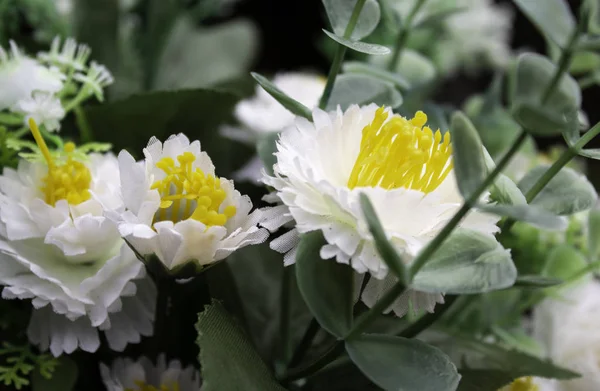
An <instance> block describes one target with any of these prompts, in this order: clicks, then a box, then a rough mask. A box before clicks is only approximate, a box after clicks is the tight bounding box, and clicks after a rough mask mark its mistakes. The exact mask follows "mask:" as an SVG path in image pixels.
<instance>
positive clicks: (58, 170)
mask: <svg viewBox="0 0 600 391" xmlns="http://www.w3.org/2000/svg"><path fill="white" fill-rule="evenodd" d="M29 127H30V129H31V133H32V134H33V138H34V139H35V142H36V144H37V145H38V147H39V148H40V151H41V152H42V155H43V156H44V159H46V162H47V164H48V174H47V175H46V176H45V177H44V178H42V182H43V183H44V184H43V185H42V187H41V190H42V192H43V193H44V197H45V201H46V203H48V204H49V205H52V206H55V205H56V202H57V201H59V200H67V202H68V203H69V204H70V205H78V204H81V203H82V202H84V201H87V200H89V199H90V198H91V194H90V184H91V183H92V174H91V173H90V170H89V169H88V168H87V167H86V166H85V164H83V163H82V162H79V161H76V160H74V159H73V157H72V153H73V151H74V150H75V144H73V143H71V142H68V143H66V144H65V147H64V151H65V153H66V155H67V160H66V161H65V162H64V163H62V164H56V162H55V161H54V159H53V158H52V155H51V154H50V150H49V149H48V146H47V145H46V142H45V141H44V138H43V137H42V135H41V133H40V130H39V129H38V127H37V124H36V123H35V121H34V120H33V119H30V120H29Z"/></svg>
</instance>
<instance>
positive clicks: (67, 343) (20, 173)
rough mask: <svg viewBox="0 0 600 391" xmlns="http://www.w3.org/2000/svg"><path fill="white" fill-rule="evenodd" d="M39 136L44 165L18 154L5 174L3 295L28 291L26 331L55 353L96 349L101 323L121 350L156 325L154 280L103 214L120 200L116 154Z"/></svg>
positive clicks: (0, 246) (1, 195)
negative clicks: (54, 146)
mask: <svg viewBox="0 0 600 391" xmlns="http://www.w3.org/2000/svg"><path fill="white" fill-rule="evenodd" d="M33 132H34V134H35V135H36V141H38V140H39V139H41V136H40V135H39V131H38V130H37V127H34V131H33ZM38 143H39V141H38ZM38 145H39V146H40V149H41V151H42V154H43V155H44V157H45V158H46V160H47V162H48V164H46V163H43V162H37V161H36V162H29V161H25V160H22V161H21V162H20V163H19V166H18V168H17V169H16V170H13V169H10V168H5V169H4V173H3V175H2V176H0V264H1V265H2V266H1V267H0V283H1V284H2V285H4V286H5V287H4V289H3V291H2V297H4V298H6V299H32V305H33V306H34V308H35V310H34V313H33V316H32V318H31V322H30V326H29V330H28V334H29V337H30V339H31V341H32V342H34V343H37V344H40V345H41V347H42V348H48V347H50V350H51V352H52V353H53V354H54V355H59V354H61V353H63V352H65V353H71V352H72V351H73V350H75V349H76V348H78V347H79V348H81V349H84V350H87V351H92V352H93V351H95V350H96V349H97V348H98V345H99V337H98V330H104V331H105V334H106V336H107V339H108V342H109V345H110V346H111V347H113V348H114V349H118V350H122V349H123V348H124V347H125V345H126V344H127V343H128V342H139V340H140V334H142V335H150V334H151V332H152V327H151V326H152V325H151V321H152V319H153V301H152V298H153V296H154V295H155V293H154V291H155V288H154V286H153V285H152V283H151V282H147V283H145V282H143V280H141V279H143V278H144V277H145V276H144V273H145V270H144V268H143V265H142V263H141V262H139V261H138V260H137V258H136V257H135V255H134V254H133V252H132V251H131V250H130V249H129V248H128V247H127V246H126V245H125V244H124V242H123V240H122V239H121V238H120V235H119V232H118V230H117V228H116V225H115V224H114V223H113V222H112V221H110V220H108V219H107V218H106V217H104V216H103V213H104V211H105V209H108V210H110V209H114V208H119V207H121V205H122V201H121V195H120V193H119V176H118V163H117V159H116V158H115V156H114V155H111V154H106V155H100V154H91V155H89V159H88V160H87V161H79V160H76V159H74V158H73V152H74V145H73V144H72V143H68V144H66V146H65V151H64V152H63V153H62V154H61V155H60V156H57V155H56V154H51V153H50V151H48V149H47V147H46V146H45V144H44V143H39V144H38ZM140 284H141V285H140ZM148 284H150V285H148ZM140 286H141V287H142V288H143V289H142V288H140ZM138 289H140V290H141V291H142V292H138V294H137V295H136V292H137V291H138ZM125 309H127V310H128V311H130V312H125ZM40 319H43V321H40ZM111 325H112V326H114V327H115V328H113V327H111ZM116 327H118V329H117V328H116Z"/></svg>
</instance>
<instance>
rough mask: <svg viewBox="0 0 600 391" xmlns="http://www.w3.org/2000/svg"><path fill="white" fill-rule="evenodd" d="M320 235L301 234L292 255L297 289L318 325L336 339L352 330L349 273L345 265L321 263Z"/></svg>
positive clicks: (351, 283)
mask: <svg viewBox="0 0 600 391" xmlns="http://www.w3.org/2000/svg"><path fill="white" fill-rule="evenodd" d="M325 244H326V242H325V239H324V238H323V234H322V233H321V231H316V232H310V233H307V234H304V235H303V236H302V238H301V240H300V244H298V253H297V255H296V279H297V281H298V288H299V289H300V293H301V294H302V297H303V298H304V301H305V302H306V305H307V306H308V308H309V309H310V311H311V312H312V313H313V315H314V316H315V318H316V319H317V321H319V324H321V326H322V327H323V328H324V329H325V330H327V331H328V332H329V333H331V334H333V335H335V336H336V337H340V338H341V337H343V336H344V335H346V334H347V333H348V331H350V328H351V327H352V306H353V305H354V303H353V297H354V296H353V294H352V292H353V273H352V268H351V267H350V266H349V265H343V264H340V263H337V262H336V261H335V260H333V259H321V256H320V250H321V247H323V245H325Z"/></svg>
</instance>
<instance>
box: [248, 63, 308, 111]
mask: <svg viewBox="0 0 600 391" xmlns="http://www.w3.org/2000/svg"><path fill="white" fill-rule="evenodd" d="M251 75H252V77H253V78H254V80H256V82H257V83H258V84H260V86H261V87H262V88H263V89H264V90H265V91H267V92H268V93H269V94H270V95H271V96H272V97H273V98H275V100H277V102H279V103H281V105H282V106H283V107H285V108H286V109H288V110H289V111H290V112H291V113H292V114H295V115H299V116H301V117H304V118H306V119H308V120H309V121H310V120H312V112H311V111H310V109H309V108H308V107H306V106H304V105H303V104H302V103H300V102H298V101H296V100H294V99H293V98H291V97H290V96H288V95H286V94H285V92H283V91H281V90H280V89H279V88H277V86H276V85H275V84H273V83H271V82H270V81H269V80H268V79H267V78H266V77H264V76H261V75H259V74H258V73H254V72H252V73H251Z"/></svg>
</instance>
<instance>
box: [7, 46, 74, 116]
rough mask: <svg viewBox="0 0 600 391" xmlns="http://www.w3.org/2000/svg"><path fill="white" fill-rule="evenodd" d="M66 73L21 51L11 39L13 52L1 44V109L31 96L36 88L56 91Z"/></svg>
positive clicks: (59, 88)
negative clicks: (7, 50)
mask: <svg viewBox="0 0 600 391" xmlns="http://www.w3.org/2000/svg"><path fill="white" fill-rule="evenodd" d="M64 79H65V75H64V74H63V73H61V72H60V71H59V70H58V69H55V68H51V67H47V66H45V65H43V64H40V63H39V62H38V61H37V60H35V59H33V58H30V57H28V56H26V55H25V54H23V53H21V51H20V50H19V48H18V47H17V45H16V44H15V43H14V42H13V41H10V53H7V52H6V51H5V50H4V49H3V48H2V47H0V86H2V88H0V110H4V109H8V108H11V107H13V106H14V105H15V104H17V102H19V101H20V100H23V99H30V98H31V96H32V93H33V92H34V91H45V92H48V93H56V92H58V91H60V90H61V89H62V88H63V80H64Z"/></svg>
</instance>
